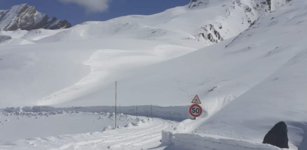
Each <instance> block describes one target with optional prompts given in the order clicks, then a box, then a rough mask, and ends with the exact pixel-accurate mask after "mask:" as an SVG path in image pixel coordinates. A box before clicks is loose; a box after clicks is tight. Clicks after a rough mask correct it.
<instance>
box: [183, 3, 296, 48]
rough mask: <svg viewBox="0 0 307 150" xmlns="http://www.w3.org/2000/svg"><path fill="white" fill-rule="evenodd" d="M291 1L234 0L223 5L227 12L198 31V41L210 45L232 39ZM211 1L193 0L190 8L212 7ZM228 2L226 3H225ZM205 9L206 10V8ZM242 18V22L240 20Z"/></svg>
mask: <svg viewBox="0 0 307 150" xmlns="http://www.w3.org/2000/svg"><path fill="white" fill-rule="evenodd" d="M290 1H291V0H248V1H247V0H232V1H230V2H229V3H228V5H226V4H225V5H223V7H225V10H226V12H225V13H224V14H221V16H223V17H221V16H220V17H218V19H216V20H212V21H211V22H209V23H208V24H204V25H203V26H202V28H201V29H200V30H199V31H198V33H197V35H195V36H196V39H197V40H198V41H203V42H206V43H208V44H214V43H218V42H220V41H223V40H224V39H228V38H231V37H232V36H233V35H238V34H240V33H241V32H243V31H244V30H246V29H248V28H249V27H250V26H251V25H252V24H253V23H255V21H256V20H258V19H259V18H260V17H261V16H263V15H265V14H268V13H270V12H272V11H275V10H276V9H277V8H279V7H281V6H283V5H284V4H286V3H288V2H290ZM213 2H214V1H210V0H191V1H190V3H189V5H188V7H189V8H190V9H196V8H197V7H200V6H208V5H211V3H213ZM224 2H226V1H224ZM204 9H205V8H204ZM239 18H241V20H238V19H239ZM200 19H201V18H200Z"/></svg>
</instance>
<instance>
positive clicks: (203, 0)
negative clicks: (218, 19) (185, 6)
mask: <svg viewBox="0 0 307 150" xmlns="http://www.w3.org/2000/svg"><path fill="white" fill-rule="evenodd" d="M207 4H209V0H191V1H190V3H189V8H194V7H197V6H200V5H207Z"/></svg>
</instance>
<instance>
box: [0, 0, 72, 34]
mask: <svg viewBox="0 0 307 150" xmlns="http://www.w3.org/2000/svg"><path fill="white" fill-rule="evenodd" d="M71 26H72V25H71V24H70V23H69V22H68V21H67V20H57V19H54V18H52V19H49V17H48V15H46V14H44V13H41V12H38V11H37V10H36V9H35V7H34V6H30V5H28V4H27V3H23V4H20V5H15V6H12V7H11V8H10V9H8V10H0V30H4V31H13V30H17V29H21V30H33V29H39V28H45V29H60V28H69V27H71Z"/></svg>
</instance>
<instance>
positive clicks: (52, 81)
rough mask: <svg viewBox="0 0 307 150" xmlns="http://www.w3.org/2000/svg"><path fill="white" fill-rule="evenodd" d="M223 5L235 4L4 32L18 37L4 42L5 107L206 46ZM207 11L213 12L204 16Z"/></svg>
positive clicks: (68, 95)
mask: <svg viewBox="0 0 307 150" xmlns="http://www.w3.org/2000/svg"><path fill="white" fill-rule="evenodd" d="M223 4H229V5H230V6H231V5H233V3H230V2H229V1H218V2H212V3H210V5H208V6H207V7H206V8H204V9H190V8H188V6H183V7H177V8H174V9H170V10H167V11H165V12H162V13H159V14H155V15H151V16H127V17H121V18H117V19H112V20H109V21H106V22H86V23H83V24H81V25H77V26H75V27H73V28H70V29H62V30H58V31H46V30H43V29H40V30H35V31H22V30H17V31H14V32H5V31H2V32H1V34H2V35H6V36H10V37H12V39H11V40H7V41H4V42H3V43H2V45H1V52H0V53H1V55H2V58H3V60H2V62H3V63H2V68H3V69H2V70H3V71H1V77H2V78H1V79H0V80H2V81H3V83H5V84H2V85H3V86H2V87H1V89H2V90H1V92H2V94H3V95H4V99H3V100H1V102H2V107H6V106H20V105H35V104H40V105H45V104H57V103H62V102H67V101H70V100H73V99H75V98H80V97H82V96H85V95H89V94H90V93H93V92H95V91H97V90H101V88H103V87H104V86H107V85H108V84H109V83H111V82H113V81H114V80H115V79H118V78H119V77H123V76H126V75H127V74H128V73H125V72H126V71H127V70H129V69H133V68H136V67H141V66H146V65H149V64H153V63H157V62H161V61H164V60H167V59H171V58H174V57H177V56H181V55H183V54H186V53H189V52H191V51H193V50H195V48H199V47H203V46H205V45H207V44H208V43H206V42H200V41H197V40H195V36H194V35H195V33H196V32H197V31H198V29H199V28H200V27H201V26H202V25H203V24H206V23H207V22H208V21H210V20H213V19H214V18H216V17H218V16H219V15H221V14H225V8H223V7H222V6H223ZM235 5H237V4H236V3H235ZM241 6H243V4H242V5H241ZM225 7H226V6H225ZM262 7H264V6H261V7H260V8H262ZM237 9H238V10H242V8H241V7H236V9H233V11H231V12H236V11H235V10H237ZM255 11H256V10H255ZM240 12H241V13H243V12H242V11H239V12H238V13H240ZM205 13H210V14H212V16H211V15H210V16H207V17H203V15H202V14H205ZM259 13H260V12H259ZM231 14H232V13H231ZM199 18H203V19H199ZM231 18H232V17H229V19H231ZM225 21H226V20H225ZM238 27H239V28H241V27H242V26H238ZM246 27H248V26H246ZM223 29H226V28H223ZM244 29H245V28H242V30H244ZM240 30H241V29H240ZM238 33H239V32H238ZM238 33H236V34H238ZM233 35H235V34H233ZM184 37H191V38H194V40H193V39H185V38H184ZM76 41H77V42H76ZM50 42H52V43H50ZM14 45H16V46H14ZM19 45H27V46H25V47H21V46H19ZM208 56H209V55H208ZM18 59H20V60H19V61H18V62H17V61H16V60H18ZM36 60H37V61H36ZM55 60H56V62H54V63H53V61H55ZM29 64H31V65H29ZM43 64H44V65H43ZM44 66H48V67H49V68H48V67H47V68H46V67H44ZM89 67H90V68H89ZM66 68H67V69H66ZM86 68H87V69H86ZM51 70H52V71H51ZM20 74H25V76H20ZM36 74H39V75H36ZM38 76H40V77H38ZM51 77H52V78H51ZM209 78H210V77H209ZM172 80H174V79H172ZM29 85H30V86H29ZM42 85H43V86H44V88H41V86H42ZM179 86H180V85H179ZM213 87H214V86H213ZM210 88H212V87H210ZM80 89H82V90H80ZM208 90H209V89H208ZM33 91H36V93H35V94H33ZM238 92H241V91H238ZM14 93H21V94H14ZM183 93H184V92H183ZM229 97H230V99H232V98H233V97H234V96H229ZM107 99H109V98H108V97H107ZM93 100H94V99H92V100H91V101H93ZM28 102H29V103H28ZM163 105H164V104H163ZM180 105H182V104H180Z"/></svg>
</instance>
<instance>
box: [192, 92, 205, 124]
mask: <svg viewBox="0 0 307 150" xmlns="http://www.w3.org/2000/svg"><path fill="white" fill-rule="evenodd" d="M191 103H192V105H191V106H190V108H189V113H190V115H191V116H192V117H193V120H196V117H199V116H200V115H201V114H202V112H203V109H202V108H201V106H200V105H199V104H201V101H200V98H199V97H198V95H195V97H194V98H193V100H192V102H191Z"/></svg>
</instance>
